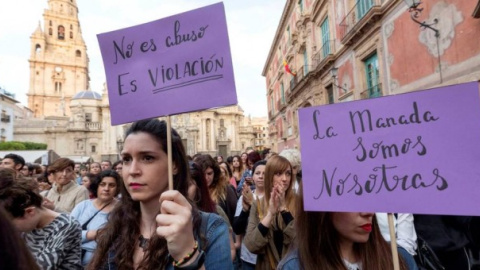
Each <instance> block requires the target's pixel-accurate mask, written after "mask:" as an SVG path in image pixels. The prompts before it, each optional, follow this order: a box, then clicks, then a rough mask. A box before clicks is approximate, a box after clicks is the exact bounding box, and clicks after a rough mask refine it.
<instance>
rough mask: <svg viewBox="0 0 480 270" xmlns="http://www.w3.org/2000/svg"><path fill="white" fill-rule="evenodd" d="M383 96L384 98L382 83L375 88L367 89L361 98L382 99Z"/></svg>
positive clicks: (361, 94)
mask: <svg viewBox="0 0 480 270" xmlns="http://www.w3.org/2000/svg"><path fill="white" fill-rule="evenodd" d="M381 96H383V93H382V84H381V83H379V84H377V85H375V86H373V87H370V88H367V90H365V91H363V92H361V93H360V98H361V99H367V98H376V97H381Z"/></svg>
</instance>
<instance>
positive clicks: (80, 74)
mask: <svg viewBox="0 0 480 270" xmlns="http://www.w3.org/2000/svg"><path fill="white" fill-rule="evenodd" d="M43 22H44V23H43V28H42V26H41V25H38V27H37V28H36V30H35V31H34V32H33V34H32V35H31V37H30V42H31V56H30V59H29V63H30V88H29V92H28V106H29V108H30V109H31V111H32V112H33V115H34V118H33V119H31V118H26V119H18V120H17V121H16V122H15V124H14V139H15V140H18V141H33V142H40V143H47V146H48V149H51V150H54V151H55V152H57V153H58V154H59V155H60V156H64V157H70V158H72V159H74V160H75V161H77V162H86V161H92V160H94V161H100V160H107V159H108V160H111V161H115V160H117V159H118V158H119V155H118V153H119V151H120V150H121V148H122V146H123V141H124V137H123V136H124V132H125V130H126V128H128V124H127V125H120V126H112V125H111V119H110V106H109V102H108V89H107V86H106V85H105V86H104V89H101V94H100V93H98V92H95V91H92V90H90V89H89V69H88V63H89V60H88V55H87V47H86V45H85V42H84V39H83V37H82V32H81V28H80V22H79V19H78V6H77V4H76V1H75V0H48V9H46V10H45V11H44V13H43ZM254 122H255V121H254ZM265 124H266V123H265ZM172 126H173V127H174V128H175V129H176V130H177V131H178V132H179V133H180V135H181V137H182V141H183V143H184V145H185V147H186V150H187V154H188V155H194V154H196V153H208V154H211V155H212V156H215V155H223V156H229V155H233V154H239V153H241V152H243V151H245V149H246V148H247V147H253V146H254V145H255V144H256V141H255V138H257V137H258V135H257V134H256V133H258V130H261V128H260V129H259V128H254V127H253V126H252V119H251V118H250V117H245V116H244V112H243V110H242V109H241V107H240V106H238V105H234V106H229V107H224V108H219V109H210V110H205V111H199V112H191V113H187V114H181V115H175V116H172Z"/></svg>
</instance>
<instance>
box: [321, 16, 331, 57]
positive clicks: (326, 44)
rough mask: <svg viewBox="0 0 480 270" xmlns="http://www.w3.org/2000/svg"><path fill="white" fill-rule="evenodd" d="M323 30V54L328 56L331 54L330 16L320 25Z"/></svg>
mask: <svg viewBox="0 0 480 270" xmlns="http://www.w3.org/2000/svg"><path fill="white" fill-rule="evenodd" d="M320 28H321V30H322V56H323V57H326V56H327V55H329V54H330V28H329V27H328V17H327V18H325V20H324V21H323V22H322V25H321V26H320Z"/></svg>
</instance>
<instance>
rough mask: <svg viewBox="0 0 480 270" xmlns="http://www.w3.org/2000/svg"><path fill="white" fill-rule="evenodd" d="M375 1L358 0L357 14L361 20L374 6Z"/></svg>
mask: <svg viewBox="0 0 480 270" xmlns="http://www.w3.org/2000/svg"><path fill="white" fill-rule="evenodd" d="M373 5H374V1H372V0H358V1H357V14H358V19H359V20H360V19H361V18H362V17H363V16H365V14H367V12H368V11H369V10H370V9H371V8H372V7H373Z"/></svg>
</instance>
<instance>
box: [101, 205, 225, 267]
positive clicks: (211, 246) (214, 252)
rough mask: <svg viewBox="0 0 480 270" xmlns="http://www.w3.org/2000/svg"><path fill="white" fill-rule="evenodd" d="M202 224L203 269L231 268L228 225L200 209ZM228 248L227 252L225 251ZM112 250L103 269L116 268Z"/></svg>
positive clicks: (214, 215)
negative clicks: (204, 244) (203, 243)
mask: <svg viewBox="0 0 480 270" xmlns="http://www.w3.org/2000/svg"><path fill="white" fill-rule="evenodd" d="M200 215H201V217H202V224H205V223H204V222H206V224H207V226H206V228H205V227H204V226H201V228H200V230H201V231H205V232H202V233H203V234H205V238H206V245H207V246H206V247H203V246H202V241H200V240H199V237H198V235H196V236H195V237H196V238H197V239H198V243H199V247H200V248H201V249H202V250H204V252H205V263H204V266H205V269H208V270H210V269H212V270H216V269H219V270H223V269H226V270H230V269H232V270H233V263H232V259H231V256H230V239H229V235H228V234H229V232H228V225H227V223H226V221H225V220H224V219H223V218H221V217H220V216H219V215H217V214H213V213H205V212H201V211H200ZM227 250H228V252H226V251H227ZM113 256H114V253H113V251H112V252H110V253H109V258H108V263H107V264H106V265H105V267H104V269H108V270H116V269H117V266H116V265H115V262H114V258H113ZM165 269H166V270H173V265H172V264H168V265H167V267H166V268H165Z"/></svg>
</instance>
